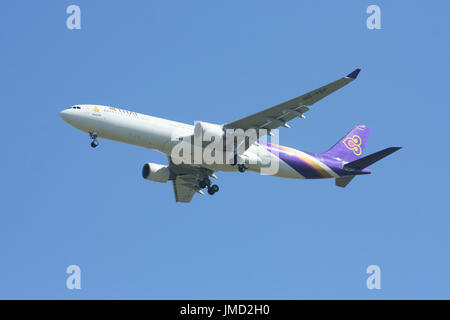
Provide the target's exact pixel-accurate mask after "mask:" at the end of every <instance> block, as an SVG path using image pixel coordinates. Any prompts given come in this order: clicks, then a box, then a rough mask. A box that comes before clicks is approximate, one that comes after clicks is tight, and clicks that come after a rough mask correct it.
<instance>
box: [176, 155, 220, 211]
mask: <svg viewBox="0 0 450 320" xmlns="http://www.w3.org/2000/svg"><path fill="white" fill-rule="evenodd" d="M168 158H169V169H170V171H171V173H172V174H173V177H174V178H173V180H172V184H173V191H174V193H175V200H176V201H177V202H191V200H192V198H193V197H194V195H195V193H196V192H198V193H201V194H203V192H202V189H201V188H200V187H199V182H200V181H202V180H203V179H205V178H209V176H211V175H213V173H214V172H213V171H212V170H209V169H206V168H202V167H200V166H196V165H190V164H174V163H173V162H172V159H171V158H170V157H168Z"/></svg>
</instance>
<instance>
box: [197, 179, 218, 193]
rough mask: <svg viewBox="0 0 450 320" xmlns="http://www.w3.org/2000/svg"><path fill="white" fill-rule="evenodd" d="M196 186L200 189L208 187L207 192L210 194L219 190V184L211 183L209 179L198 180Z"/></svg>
mask: <svg viewBox="0 0 450 320" xmlns="http://www.w3.org/2000/svg"><path fill="white" fill-rule="evenodd" d="M198 186H199V187H200V188H201V189H204V188H208V193H209V194H210V195H213V194H214V193H216V192H217V191H219V186H218V185H217V184H213V185H211V180H209V179H205V180H202V181H200V182H199V184H198Z"/></svg>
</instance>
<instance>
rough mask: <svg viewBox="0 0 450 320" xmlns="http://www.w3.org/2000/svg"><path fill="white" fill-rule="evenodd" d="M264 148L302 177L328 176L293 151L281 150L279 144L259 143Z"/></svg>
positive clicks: (316, 177) (317, 177)
mask: <svg viewBox="0 0 450 320" xmlns="http://www.w3.org/2000/svg"><path fill="white" fill-rule="evenodd" d="M259 144H260V145H261V146H263V147H264V148H265V149H266V150H268V151H269V152H271V153H273V154H274V155H276V156H277V157H278V158H280V159H281V160H283V161H284V162H286V163H287V164H288V165H289V166H290V167H291V168H293V169H294V170H295V171H297V172H298V173H300V174H301V175H302V176H303V177H305V178H307V179H320V178H327V177H328V176H324V175H323V174H322V173H321V172H320V171H318V170H317V169H315V168H314V167H312V166H311V165H310V164H309V163H308V162H307V161H305V160H304V159H302V158H300V157H299V156H298V155H296V154H295V153H292V152H289V151H286V150H283V149H281V148H280V146H277V145H274V144H271V143H261V142H259Z"/></svg>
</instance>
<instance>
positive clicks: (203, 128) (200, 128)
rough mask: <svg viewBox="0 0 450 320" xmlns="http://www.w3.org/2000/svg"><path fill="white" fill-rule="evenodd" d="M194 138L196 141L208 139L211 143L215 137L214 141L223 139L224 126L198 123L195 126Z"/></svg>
mask: <svg viewBox="0 0 450 320" xmlns="http://www.w3.org/2000/svg"><path fill="white" fill-rule="evenodd" d="M194 137H195V138H196V139H199V138H200V137H206V140H207V141H211V140H212V139H211V137H215V138H214V139H218V137H220V138H222V137H223V126H221V125H218V124H213V123H208V122H197V123H196V124H195V126H194ZM203 139H205V138H203Z"/></svg>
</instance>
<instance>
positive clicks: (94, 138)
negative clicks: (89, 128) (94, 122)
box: [89, 132, 99, 148]
mask: <svg viewBox="0 0 450 320" xmlns="http://www.w3.org/2000/svg"><path fill="white" fill-rule="evenodd" d="M89 137H91V139H92V142H91V147H92V148H97V147H98V145H99V143H98V141H97V133H95V132H89Z"/></svg>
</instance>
